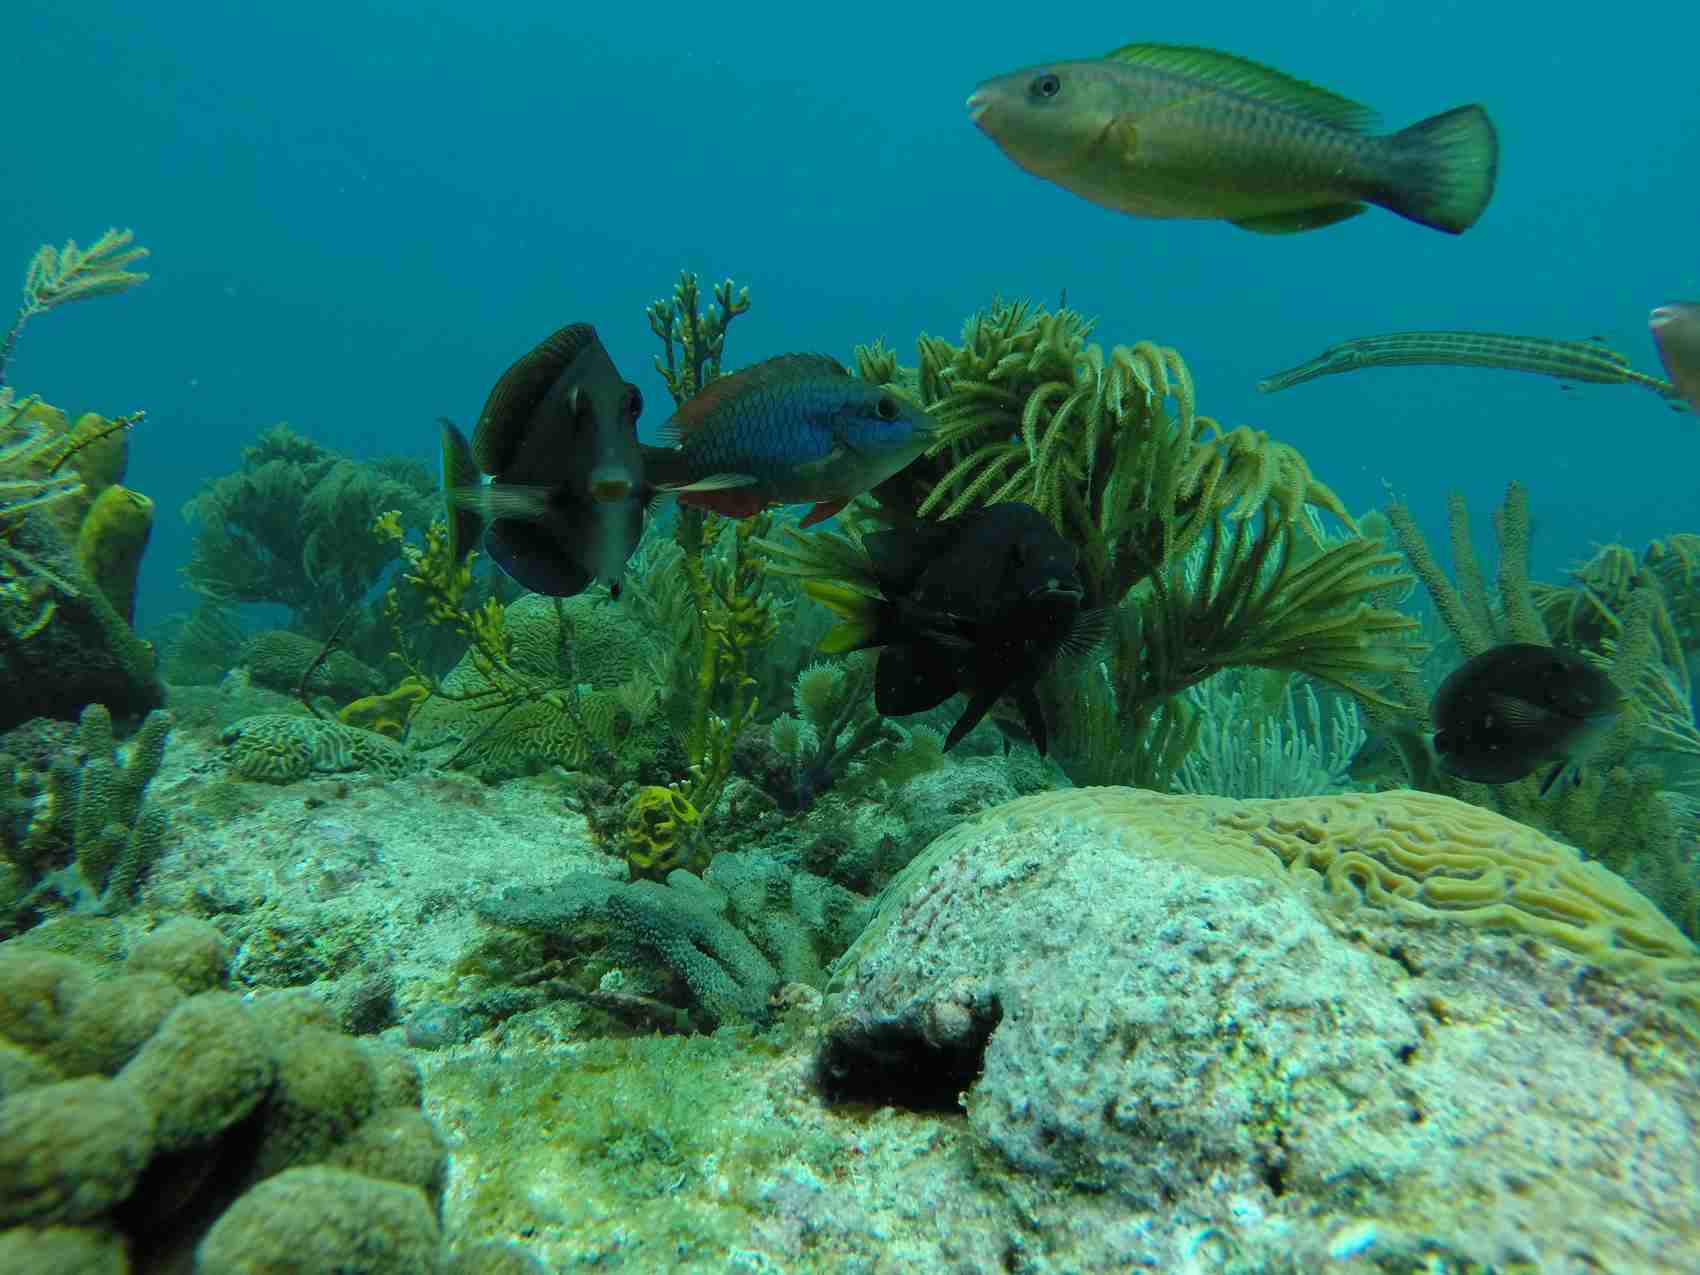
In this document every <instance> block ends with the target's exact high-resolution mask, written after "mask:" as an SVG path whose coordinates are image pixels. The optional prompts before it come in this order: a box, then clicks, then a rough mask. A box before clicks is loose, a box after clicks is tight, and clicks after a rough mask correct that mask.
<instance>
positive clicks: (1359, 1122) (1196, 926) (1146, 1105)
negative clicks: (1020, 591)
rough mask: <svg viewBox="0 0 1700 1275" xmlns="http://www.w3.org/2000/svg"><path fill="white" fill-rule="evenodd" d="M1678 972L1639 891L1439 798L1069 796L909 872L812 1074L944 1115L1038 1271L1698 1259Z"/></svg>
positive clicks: (1687, 1019)
mask: <svg viewBox="0 0 1700 1275" xmlns="http://www.w3.org/2000/svg"><path fill="white" fill-rule="evenodd" d="M1697 992H1700V953H1697V952H1696V950H1695V948H1694V947H1693V945H1691V944H1690V943H1689V942H1688V940H1687V939H1685V938H1684V937H1683V936H1682V934H1681V933H1680V932H1679V931H1677V929H1676V927H1675V926H1674V925H1672V924H1671V923H1670V922H1669V921H1668V920H1667V919H1665V918H1664V917H1663V916H1662V915H1661V914H1660V913H1659V911H1658V910H1657V909H1656V908H1655V907H1654V906H1653V905H1652V904H1651V903H1650V902H1649V901H1648V900H1646V899H1645V898H1643V897H1641V896H1640V895H1638V894H1637V893H1636V892H1635V891H1634V890H1633V889H1631V888H1630V887H1629V886H1628V885H1627V884H1625V883H1624V882H1622V881H1621V880H1619V879H1617V878H1615V877H1613V875H1612V874H1611V873H1610V872H1608V871H1607V870H1605V869H1604V868H1602V867H1600V866H1599V865H1598V864H1594V863H1589V862H1585V861H1583V860H1582V859H1581V858H1580V857H1579V856H1578V855H1577V854H1576V852H1575V851H1573V850H1571V849H1570V848H1568V847H1566V846H1563V845H1560V844H1559V843H1557V842H1554V841H1552V840H1550V839H1548V838H1547V837H1545V836H1543V835H1541V834H1540V833H1537V832H1535V831H1533V830H1531V829H1529V828H1526V827H1523V826H1521V825H1518V824H1515V823H1513V822H1512V821H1510V820H1508V819H1505V818H1503V817H1501V816H1499V815H1496V814H1493V813H1491V812H1488V811H1484V810H1481V809H1479V808H1477V807H1474V806H1469V805H1466V804H1464V803H1462V802H1458V801H1455V800H1453V799H1451V798H1447V797H1441V796H1435V795H1430V794H1423V793H1413V792H1408V791H1401V792H1394V793H1384V794H1374V795H1370V794H1351V795H1343V796H1333V797H1315V798H1296V799H1285V800H1247V801H1234V800H1230V799H1226V798H1209V797H1175V796H1163V795H1159V794H1156V793H1151V792H1143V791H1137V790H1134V789H1127V788H1098V789H1078V790H1067V791H1060V792H1052V793H1045V794H1041V795H1038V796H1034V797H1027V798H1022V799H1019V800H1017V801H1014V802H1011V803H1008V804H1006V805H1004V806H1001V807H998V808H996V809H994V810H991V811H987V812H985V813H983V814H981V815H979V816H977V817H975V818H973V819H970V820H968V821H966V822H965V823H964V824H962V825H960V826H958V827H957V828H955V829H953V830H951V831H950V832H947V833H945V834H944V835H942V836H940V837H939V838H938V839H937V840H936V841H934V842H933V844H932V845H931V846H930V847H929V848H928V849H927V850H926V851H924V852H923V853H922V854H921V855H920V856H919V857H918V858H917V859H916V860H915V861H914V862H913V863H912V864H911V865H910V866H909V867H908V868H907V869H905V870H904V871H903V872H902V873H900V874H899V876H898V877H897V878H896V879H895V880H894V882H893V884H892V885H891V887H889V888H888V889H887V891H886V892H885V893H884V895H883V896H882V899H881V903H880V910H879V913H878V916H877V918H876V919H875V920H874V921H873V922H872V923H871V924H870V925H869V926H868V927H867V929H866V930H865V931H864V932H863V934H862V936H861V937H860V938H859V939H858V941H857V942H856V943H855V944H854V945H853V946H852V948H851V949H850V951H849V952H848V953H847V954H846V955H845V957H844V958H843V959H842V960H841V961H840V962H839V964H838V966H837V969H836V975H835V979H834V982H833V984H832V985H831V991H830V994H829V997H828V1001H829V1005H830V1006H831V1007H832V1012H833V1014H834V1017H833V1018H832V1020H831V1022H830V1023H829V1025H828V1027H827V1030H826V1032H825V1033H824V1036H823V1040H822V1044H821V1046H820V1048H819V1051H818V1053H817V1056H816V1060H815V1066H816V1080H817V1083H818V1085H819V1086H820V1088H821V1089H822V1091H823V1092H824V1093H825V1094H826V1095H827V1096H828V1097H829V1099H832V1100H848V1101H853V1102H855V1103H858V1104H861V1103H868V1104H871V1105H873V1106H876V1107H879V1106H886V1105H892V1106H897V1107H908V1108H911V1109H917V1110H930V1111H952V1112H954V1111H965V1112H966V1116H967V1123H968V1128H969V1130H970V1131H971V1132H972V1135H973V1141H974V1142H975V1144H976V1145H977V1146H978V1147H979V1148H980V1149H981V1151H982V1152H983V1154H984V1156H985V1157H986V1165H987V1167H988V1168H989V1169H991V1170H992V1171H995V1172H996V1173H997V1174H998V1175H999V1177H1000V1180H1002V1182H1003V1183H1004V1186H1005V1189H1007V1190H1008V1191H1009V1192H1010V1193H1011V1195H1012V1198H1014V1199H1015V1200H1016V1201H1018V1207H1019V1208H1022V1209H1025V1210H1028V1212H1026V1213H1023V1217H1024V1218H1027V1219H1028V1221H1029V1226H1030V1227H1031V1230H1032V1233H1033V1234H1034V1235H1035V1236H1048V1237H1050V1239H1051V1242H1054V1243H1057V1244H1064V1245H1065V1249H1056V1250H1054V1251H1052V1250H1047V1252H1048V1256H1049V1257H1050V1258H1051V1259H1052V1260H1054V1261H1055V1262H1056V1264H1057V1268H1058V1269H1061V1268H1062V1267H1064V1266H1067V1267H1068V1268H1069V1269H1082V1270H1085V1269H1092V1270H1098V1269H1104V1270H1109V1269H1116V1270H1126V1269H1142V1270H1143V1269H1161V1270H1184V1269H1202V1268H1201V1267H1198V1266H1197V1265H1196V1264H1195V1262H1196V1259H1197V1258H1198V1257H1199V1255H1200V1253H1201V1251H1208V1252H1209V1253H1211V1254H1213V1255H1214V1258H1215V1260H1217V1261H1218V1263H1219V1264H1218V1265H1214V1266H1211V1267H1209V1269H1224V1270H1225V1269H1234V1270H1265V1269H1281V1270H1292V1269H1297V1270H1324V1269H1333V1268H1334V1264H1335V1263H1338V1262H1339V1261H1341V1260H1343V1259H1344V1258H1345V1257H1347V1256H1356V1255H1363V1256H1364V1257H1365V1260H1366V1262H1368V1263H1369V1265H1366V1267H1365V1269H1371V1268H1373V1269H1381V1270H1394V1269H1399V1270H1404V1269H1438V1268H1439V1267H1437V1266H1435V1265H1434V1262H1435V1261H1437V1260H1441V1259H1444V1263H1443V1264H1445V1269H1449V1270H1450V1269H1457V1270H1465V1269H1469V1270H1514V1269H1515V1270H1522V1269H1530V1270H1534V1269H1540V1270H1549V1269H1550V1270H1559V1269H1565V1270H1569V1269H1582V1267H1583V1266H1586V1267H1587V1268H1588V1269H1603V1270H1669V1271H1677V1270H1693V1269H1700V1162H1697V1161H1696V1160H1695V1158H1694V1155H1693V1147H1692V1130H1693V1129H1694V1127H1695V1125H1696V1122H1697V1121H1700V1043H1697V1033H1696V1031H1695V1028H1694V1025H1693V1013H1694V1009H1695V1006H1696V1001H1697V999H1700V997H1697V995H1696V993H1697ZM1064 1237H1067V1239H1066V1240H1065V1239H1064ZM1201 1246H1202V1248H1201ZM1065 1250H1066V1251H1065ZM1425 1255H1426V1256H1425ZM1584 1255H1585V1256H1584ZM1342 1269H1343V1268H1342Z"/></svg>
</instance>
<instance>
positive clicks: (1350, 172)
mask: <svg viewBox="0 0 1700 1275" xmlns="http://www.w3.org/2000/svg"><path fill="white" fill-rule="evenodd" d="M968 112H969V114H970V115H971V116H972V117H973V120H974V123H975V124H977V125H978V126H979V127H980V129H981V130H982V131H983V132H984V133H986V135H987V136H989V137H990V138H991V139H992V140H993V141H994V142H996V143H997V145H998V147H999V149H1001V150H1002V151H1003V153H1004V154H1006V155H1008V156H1009V157H1010V158H1011V159H1012V160H1014V161H1015V162H1016V163H1017V164H1019V165H1020V166H1021V167H1022V168H1025V169H1026V170H1027V171H1028V172H1030V173H1032V174H1034V175H1035V176H1037V177H1043V178H1045V179H1047V180H1048V181H1053V182H1055V183H1056V184H1057V185H1059V186H1061V187H1063V188H1064V189H1066V190H1071V191H1073V192H1074V193H1075V194H1077V195H1081V196H1083V197H1085V198H1087V199H1090V200H1091V201H1092V202H1093V203H1096V204H1102V205H1104V206H1105V207H1106V208H1114V209H1116V210H1118V211H1120V212H1125V213H1131V214H1133V215H1134V216H1136V217H1195V218H1218V217H1219V218H1222V219H1224V220H1227V221H1230V222H1232V223H1233V224H1234V225H1236V226H1239V227H1241V228H1243V229H1245V230H1255V231H1258V232H1261V233H1264V234H1289V233H1292V232H1295V231H1301V230H1315V229H1318V228H1320V227H1322V226H1331V225H1333V224H1334V223H1335V222H1337V221H1344V220H1345V219H1346V218H1348V217H1355V216H1356V215H1357V214H1359V213H1361V212H1363V211H1364V208H1365V207H1366V205H1368V204H1378V205H1380V206H1381V207H1383V208H1386V209H1387V210H1388V211H1390V212H1395V213H1398V214H1399V215H1400V216H1401V217H1405V218H1407V219H1409V220H1411V221H1414V222H1417V223H1419V224H1420V225H1424V226H1431V227H1433V228H1434V229H1436V230H1444V231H1448V232H1450V233H1451V234H1461V233H1462V232H1463V231H1465V230H1468V229H1469V228H1470V227H1471V226H1472V225H1474V224H1475V222H1476V219H1477V218H1479V217H1480V216H1481V215H1482V213H1483V211H1484V210H1485V209H1486V208H1487V205H1488V201H1489V200H1490V199H1491V198H1492V197H1493V187H1494V178H1495V174H1496V172H1497V170H1498V166H1499V141H1498V138H1497V136H1496V135H1495V133H1494V127H1493V123H1492V121H1491V120H1489V119H1488V116H1487V112H1486V111H1484V110H1483V109H1482V108H1481V107H1479V106H1461V107H1458V108H1457V109H1455V110H1451V111H1447V112H1445V113H1444V114H1441V115H1436V116H1434V117H1433V118H1431V119H1426V120H1423V121H1421V122H1420V123H1416V124H1412V125H1411V126H1410V127H1409V128H1406V129H1403V130H1401V131H1400V132H1397V133H1393V134H1391V135H1388V136H1376V135H1374V134H1372V133H1370V132H1369V128H1370V126H1371V124H1372V123H1373V121H1374V114H1373V112H1371V111H1370V110H1369V108H1367V107H1365V106H1360V105H1359V104H1358V103H1356V102H1353V101H1350V100H1348V99H1346V98H1343V97H1340V96H1339V95H1337V94H1335V93H1331V92H1329V91H1328V90H1327V89H1322V88H1318V87H1317V86H1316V85H1314V84H1307V83H1306V82H1305V81H1303V80H1300V79H1295V78H1294V77H1292V76H1290V75H1285V74H1283V73H1282V72H1280V71H1275V70H1272V69H1270V68H1269V67H1266V66H1260V65H1258V64H1257V63H1256V62H1252V61H1250V60H1248V59H1246V58H1241V57H1235V56H1234V55H1233V54H1230V53H1218V52H1216V51H1215V50H1212V49H1200V48H1192V47H1187V46H1182V45H1171V44H1130V45H1128V46H1127V47H1126V48H1123V49H1117V50H1116V51H1115V52H1114V53H1111V54H1109V55H1108V56H1106V57H1102V58H1090V59H1083V60H1078V61H1069V62H1051V63H1047V64H1045V65H1043V66H1034V67H1028V68H1027V69H1026V70H1022V71H1015V72H1012V73H1011V74H1008V75H1000V76H998V77H997V78H995V79H990V80H987V81H986V82H985V83H983V84H981V85H980V86H979V87H978V88H977V89H975V90H974V94H973V96H972V97H970V98H969V99H968Z"/></svg>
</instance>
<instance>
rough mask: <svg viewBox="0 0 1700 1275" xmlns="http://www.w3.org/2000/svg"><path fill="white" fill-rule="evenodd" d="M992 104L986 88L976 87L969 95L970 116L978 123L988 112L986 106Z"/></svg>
mask: <svg viewBox="0 0 1700 1275" xmlns="http://www.w3.org/2000/svg"><path fill="white" fill-rule="evenodd" d="M991 104H992V103H991V99H990V98H988V97H987V96H986V93H985V90H984V89H975V90H974V91H973V92H972V93H970V94H969V95H968V103H967V105H968V118H969V119H971V120H973V121H974V122H975V123H976V124H978V123H979V122H980V117H981V116H982V115H984V114H985V113H986V108H987V107H988V106H990V105H991Z"/></svg>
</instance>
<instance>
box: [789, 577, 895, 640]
mask: <svg viewBox="0 0 1700 1275" xmlns="http://www.w3.org/2000/svg"><path fill="white" fill-rule="evenodd" d="M803 592H804V593H806V594H808V595H809V596H810V597H811V598H813V599H814V600H815V601H816V602H819V603H820V604H821V605H822V606H824V607H825V608H826V609H827V610H829V611H831V612H832V613H833V614H834V615H836V616H838V617H839V618H840V619H841V620H843V621H844V622H843V623H842V624H840V625H838V626H837V627H836V628H834V629H833V630H832V631H831V632H830V633H828V634H827V635H826V636H825V637H824V638H822V639H821V640H820V643H819V644H818V646H817V648H816V649H817V650H819V651H820V652H821V653H822V654H825V655H836V654H839V653H842V652H844V651H860V650H862V649H863V648H865V647H869V646H878V645H879V644H880V640H879V639H880V615H881V612H882V610H883V608H884V606H885V604H884V603H883V602H882V601H881V600H880V599H879V598H870V597H869V596H868V595H867V594H865V593H858V592H857V591H856V590H854V589H848V588H845V587H844V586H843V585H841V584H828V583H827V582H826V581H825V580H805V581H803Z"/></svg>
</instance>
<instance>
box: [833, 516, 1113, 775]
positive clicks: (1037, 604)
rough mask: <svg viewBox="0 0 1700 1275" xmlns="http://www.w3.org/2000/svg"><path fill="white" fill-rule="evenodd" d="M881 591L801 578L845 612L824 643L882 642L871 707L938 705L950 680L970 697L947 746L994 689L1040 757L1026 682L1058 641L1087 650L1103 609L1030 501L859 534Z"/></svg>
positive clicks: (900, 713) (1038, 728)
mask: <svg viewBox="0 0 1700 1275" xmlns="http://www.w3.org/2000/svg"><path fill="white" fill-rule="evenodd" d="M863 547H864V548H865V549H866V550H867V554H868V560H869V563H870V564H871V566H872V568H873V574H874V577H875V578H876V579H877V580H878V582H879V587H880V592H881V594H882V595H883V596H882V597H880V598H868V597H864V596H862V595H861V594H858V593H854V592H852V591H850V590H848V589H842V588H838V587H835V586H832V585H827V584H823V583H821V582H819V581H810V582H808V583H807V584H805V585H804V588H805V589H807V591H808V592H809V594H810V595H811V596H813V597H814V598H816V599H817V600H819V601H820V602H822V603H824V604H825V605H827V606H828V607H830V608H831V609H832V610H834V611H836V612H837V613H838V614H839V615H840V616H842V617H843V618H844V620H845V623H844V624H841V625H839V626H838V628H836V629H834V630H833V631H832V632H831V633H829V634H827V636H826V639H825V640H824V641H823V642H822V643H821V650H823V651H855V650H861V649H863V648H865V647H873V646H879V647H884V648H885V649H884V650H883V651H881V652H880V657H879V667H878V669H877V670H876V671H875V674H874V707H875V708H877V709H878V710H879V711H880V712H881V713H883V714H885V715H886V716H888V717H906V716H908V715H909V714H911V713H922V712H925V711H927V710H928V709H930V708H936V707H937V706H938V705H940V704H942V703H944V701H945V700H947V699H949V698H950V697H951V696H952V695H954V694H956V692H958V691H964V692H966V693H967V695H968V707H967V708H966V709H964V710H963V713H962V716H961V717H959V718H958V719H957V721H956V725H954V726H952V727H951V729H950V734H949V736H948V737H947V738H946V739H945V744H944V746H945V748H947V749H949V748H951V747H953V746H954V745H955V744H956V743H957V742H958V741H960V740H961V739H962V737H963V736H964V735H966V734H967V733H968V732H969V731H971V730H973V729H974V727H975V726H976V725H978V724H979V722H980V719H981V718H983V717H984V716H985V715H986V713H987V711H988V710H989V709H990V708H991V707H992V705H993V704H995V703H996V702H997V701H998V700H999V699H1000V698H1001V697H1003V696H1006V695H1007V696H1009V697H1010V698H1011V699H1013V700H1014V701H1015V703H1016V705H1017V706H1018V707H1019V708H1020V710H1021V718H1022V722H1023V723H1024V725H1025V726H1026V730H1027V734H1028V736H1029V737H1030V738H1031V739H1032V741H1033V746H1034V747H1035V748H1037V749H1038V750H1039V753H1040V755H1041V756H1043V755H1044V752H1045V749H1046V730H1045V718H1044V714H1043V712H1042V711H1041V710H1040V707H1039V699H1038V696H1037V695H1036V694H1034V689H1033V688H1034V686H1035V685H1036V684H1037V682H1038V681H1039V679H1040V677H1042V676H1043V675H1044V673H1045V671H1046V670H1047V669H1048V668H1050V666H1051V664H1052V662H1053V661H1054V660H1055V659H1056V657H1057V656H1058V655H1059V654H1061V653H1062V652H1065V651H1067V652H1084V651H1088V650H1090V649H1091V648H1092V647H1093V646H1095V645H1096V644H1097V643H1098V641H1099V640H1100V639H1101V638H1102V637H1103V635H1104V631H1105V628H1106V626H1107V621H1108V616H1107V613H1105V612H1103V611H1096V610H1086V609H1084V608H1083V606H1082V602H1083V599H1084V590H1083V588H1082V586H1081V583H1080V576H1079V573H1078V571H1077V569H1076V561H1077V555H1076V553H1075V549H1074V546H1073V545H1071V544H1070V543H1069V542H1068V541H1066V540H1064V539H1063V538H1062V537H1061V536H1060V535H1058V534H1057V532H1056V529H1055V528H1053V527H1052V526H1051V524H1050V523H1049V522H1048V521H1047V520H1046V519H1045V516H1044V515H1043V514H1041V513H1039V511H1038V510H1036V509H1034V508H1033V507H1032V506H1031V505H1024V504H1020V503H1018V502H1014V501H1009V502H1005V503H1002V504H996V505H987V506H986V507H985V508H983V509H977V510H975V511H973V512H972V513H967V514H964V515H962V516H961V517H960V518H952V519H949V520H947V521H944V522H937V523H931V524H927V525H924V526H920V527H914V528H903V529H897V530H892V531H878V532H875V533H873V534H872V535H870V536H868V537H867V538H866V539H865V540H864V541H863Z"/></svg>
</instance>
